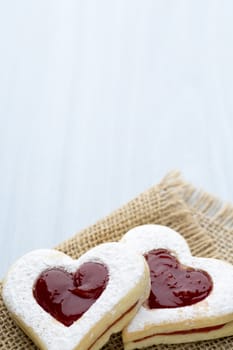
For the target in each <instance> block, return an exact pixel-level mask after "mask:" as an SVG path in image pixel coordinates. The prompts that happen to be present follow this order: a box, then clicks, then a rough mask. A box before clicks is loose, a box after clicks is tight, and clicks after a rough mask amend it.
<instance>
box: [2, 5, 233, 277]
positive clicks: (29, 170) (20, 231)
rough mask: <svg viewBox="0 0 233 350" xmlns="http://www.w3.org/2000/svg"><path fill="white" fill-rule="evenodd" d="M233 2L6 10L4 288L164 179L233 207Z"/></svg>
mask: <svg viewBox="0 0 233 350" xmlns="http://www.w3.org/2000/svg"><path fill="white" fill-rule="evenodd" d="M232 14H233V2H232V1H231V0H229V1H224V0H221V1H220V0H219V1H214V0H210V1H205V0H199V1H198V0H193V1H165V0H161V1H156V0H151V1H148V0H141V1H138V0H127V1H126V0H118V1H109V0H105V1H102V0H100V1H88V0H87V1H77V0H73V1H71V0H70V1H69V0H68V1H61V0H56V1H48V0H44V1H43V0H41V1H36V2H35V1H30V0H28V1H24V0H22V1H10V0H9V1H3V0H2V1H0V246H1V255H0V256H1V258H0V262H1V264H0V277H1V276H3V274H4V273H5V271H6V269H7V267H8V266H9V265H10V263H12V262H13V261H14V260H15V259H16V258H17V257H19V256H20V255H21V254H23V253H25V252H27V251H29V250H31V249H34V248H40V247H52V246H54V245H55V244H57V243H58V242H60V241H61V240H64V239H66V238H68V237H69V236H70V235H72V234H73V233H75V232H76V231H78V230H79V229H81V228H83V227H85V226H87V225H90V224H91V223H94V222H95V221H96V220H97V219H99V218H101V217H102V216H104V215H106V214H108V213H109V212H111V211H112V210H113V209H115V208H117V207H119V206H120V205H122V204H123V203H124V202H126V201H128V200H129V199H131V198H132V197H134V196H135V195H137V194H138V193H139V192H141V191H143V190H145V189H146V188H148V187H149V186H151V185H152V184H154V183H156V182H158V181H159V180H160V178H161V177H162V176H163V175H165V173H166V172H167V171H169V170H170V169H174V168H176V169H180V170H181V171H182V172H183V174H184V176H185V177H186V178H187V179H188V180H190V181H192V182H193V183H195V184H196V185H197V186H201V187H203V188H205V189H206V190H208V191H210V192H213V193H214V194H216V195H218V196H220V197H221V198H222V199H224V200H229V201H233V186H232V180H233V164H232V149H233V96H232V93H233V21H232Z"/></svg>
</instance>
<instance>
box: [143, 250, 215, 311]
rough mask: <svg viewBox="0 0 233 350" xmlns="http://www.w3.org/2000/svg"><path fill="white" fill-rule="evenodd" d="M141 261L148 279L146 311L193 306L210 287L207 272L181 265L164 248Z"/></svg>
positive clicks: (148, 254)
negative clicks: (148, 288) (145, 267)
mask: <svg viewBox="0 0 233 350" xmlns="http://www.w3.org/2000/svg"><path fill="white" fill-rule="evenodd" d="M145 259H146V261H147V263H148V265H149V269H150V277H151V292H150V296H149V299H148V306H149V308H150V309H155V308H174V307H181V306H187V305H191V304H195V303H197V302H199V301H201V300H203V299H205V298H206V297H207V296H208V295H209V293H210V292H211V290H212V288H213V283H212V280H211V277H210V276H209V275H208V273H207V272H205V271H203V270H196V269H194V268H191V267H185V266H183V265H181V264H180V262H179V261H178V260H177V259H176V257H175V256H173V255H172V254H171V253H170V252H169V251H168V250H166V249H155V250H151V251H150V252H148V253H147V254H145Z"/></svg>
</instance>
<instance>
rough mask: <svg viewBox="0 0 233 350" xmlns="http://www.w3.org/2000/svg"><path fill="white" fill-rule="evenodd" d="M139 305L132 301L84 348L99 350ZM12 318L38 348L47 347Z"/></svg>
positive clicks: (27, 328) (126, 321)
mask: <svg viewBox="0 0 233 350" xmlns="http://www.w3.org/2000/svg"><path fill="white" fill-rule="evenodd" d="M140 306H141V302H139V301H137V302H136V303H134V304H133V305H132V306H131V307H130V308H129V309H128V310H127V311H126V312H125V313H124V314H122V315H121V316H120V317H119V318H118V319H117V320H115V322H113V324H112V325H111V326H110V327H108V328H107V329H106V330H105V332H104V333H102V334H101V335H100V336H99V337H98V338H97V339H96V340H95V341H94V343H93V344H92V345H91V346H90V347H88V348H86V350H99V349H100V348H102V347H103V345H104V344H105V343H106V342H107V341H108V339H109V338H110V336H111V335H112V334H113V333H118V332H120V331H121V330H122V329H123V328H124V327H125V326H126V325H127V324H128V323H129V322H130V320H131V319H132V318H133V317H134V316H135V314H136V313H137V311H138V309H139V307H140ZM12 318H13V319H14V320H15V322H16V323H17V325H18V326H19V327H20V328H21V329H22V330H23V331H24V333H26V334H27V335H28V336H29V337H30V338H31V339H33V341H34V343H35V344H36V345H37V346H38V347H39V348H40V349H47V348H46V347H45V345H44V344H43V343H42V342H41V341H40V340H39V339H38V337H36V336H35V335H34V333H33V332H32V330H31V328H30V327H27V326H25V324H24V323H23V322H22V321H21V320H19V318H18V317H16V316H15V315H12ZM78 348H79V346H78V347H77V349H78ZM75 349H76V348H75ZM75 349H74V350H75ZM83 350H85V349H83Z"/></svg>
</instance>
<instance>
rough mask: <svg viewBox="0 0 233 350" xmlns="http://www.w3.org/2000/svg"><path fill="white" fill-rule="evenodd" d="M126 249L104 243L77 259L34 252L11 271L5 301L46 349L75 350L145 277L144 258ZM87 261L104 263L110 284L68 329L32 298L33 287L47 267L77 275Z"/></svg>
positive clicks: (6, 285) (41, 251)
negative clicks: (76, 272) (90, 331)
mask: <svg viewBox="0 0 233 350" xmlns="http://www.w3.org/2000/svg"><path fill="white" fill-rule="evenodd" d="M124 248H125V246H124V245H122V244H121V243H105V244H101V245H99V246H97V247H95V248H93V249H91V250H90V251H88V252H87V253H86V254H84V255H83V256H82V257H81V258H80V259H78V260H73V259H71V258H70V257H68V256H67V255H65V254H63V253H61V252H58V251H55V250H36V251H33V252H31V253H29V254H27V255H25V256H23V257H22V258H21V259H19V260H18V261H17V262H16V263H15V264H14V265H13V266H12V268H11V270H10V271H9V273H8V275H7V277H6V279H5V281H4V286H3V298H4V302H5V304H6V306H7V307H8V309H9V310H10V311H11V312H12V313H13V314H15V315H16V316H17V317H18V318H20V319H21V320H22V321H23V322H24V324H26V325H27V326H28V327H31V328H32V329H33V332H34V333H35V334H36V335H37V336H38V338H40V339H41V340H42V342H43V343H44V344H45V347H46V348H48V349H49V350H72V349H74V347H75V346H77V345H78V344H79V343H80V341H81V340H82V339H83V337H84V336H85V334H86V333H87V332H88V331H89V330H90V329H91V328H92V327H93V326H94V325H95V324H96V323H98V322H100V321H101V319H102V317H103V316H104V315H105V314H106V313H108V312H109V313H110V312H111V310H112V309H113V308H115V307H116V306H117V305H118V304H119V302H120V301H121V299H122V298H124V297H125V296H126V295H127V293H129V292H130V291H131V290H132V289H133V288H134V287H135V286H136V285H137V284H138V283H139V281H140V280H141V279H142V278H143V276H144V269H145V265H144V259H143V258H142V257H141V256H140V255H139V254H136V253H134V252H129V253H128V252H127V254H126V253H125V251H124ZM88 261H93V262H100V263H103V264H105V265H106V266H107V267H108V270H109V281H108V284H107V286H106V289H105V290H104V291H103V293H102V294H101V296H100V297H99V298H98V299H97V301H96V302H95V303H94V304H93V305H92V306H91V307H90V309H88V310H87V311H86V312H85V314H84V315H83V316H82V317H81V318H80V319H79V320H77V321H76V322H74V323H73V324H72V325H71V326H70V327H66V326H64V325H63V324H62V323H60V322H58V321H57V320H56V319H54V318H53V317H52V316H51V315H50V314H48V313H47V312H45V311H44V310H43V309H42V308H41V307H40V306H39V304H38V303H37V302H36V300H35V298H34V296H33V286H34V283H35V281H36V279H37V277H38V276H39V275H40V274H41V272H43V271H44V270H46V269H48V268H51V267H61V268H63V269H65V270H66V271H68V272H75V271H76V270H77V269H78V268H79V266H80V265H81V264H83V263H84V262H88ZM117 317H118V316H117Z"/></svg>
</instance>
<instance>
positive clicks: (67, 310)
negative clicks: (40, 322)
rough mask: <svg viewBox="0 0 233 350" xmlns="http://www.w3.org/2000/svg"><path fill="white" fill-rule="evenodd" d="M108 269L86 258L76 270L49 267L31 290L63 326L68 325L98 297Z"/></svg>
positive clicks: (104, 286) (43, 306)
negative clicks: (68, 270)
mask: <svg viewBox="0 0 233 350" xmlns="http://www.w3.org/2000/svg"><path fill="white" fill-rule="evenodd" d="M108 278H109V277H108V269H107V267H106V266H105V265H103V264H100V263H96V262H87V263H84V264H83V265H81V266H80V268H79V269H78V270H77V271H76V272H75V273H69V272H67V271H65V270H63V269H61V268H51V269H48V270H46V271H44V272H42V273H41V275H40V276H39V277H38V279H37V281H36V283H35V285H34V288H33V294H34V297H35V299H36V301H37V302H38V304H39V305H40V306H41V307H42V308H43V309H44V310H45V311H47V312H48V313H49V314H50V315H52V316H53V317H54V318H55V319H56V320H57V321H59V322H61V323H63V324H64V325H65V326H67V327H69V326H71V325H72V324H73V323H74V322H75V321H77V320H78V319H79V318H80V317H81V316H82V315H83V314H84V313H85V312H86V311H87V310H88V309H89V308H90V307H91V305H92V304H93V303H94V302H95V301H96V300H97V299H98V298H99V297H100V295H101V294H102V293H103V291H104V289H105V288H106V285H107V283H108Z"/></svg>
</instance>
